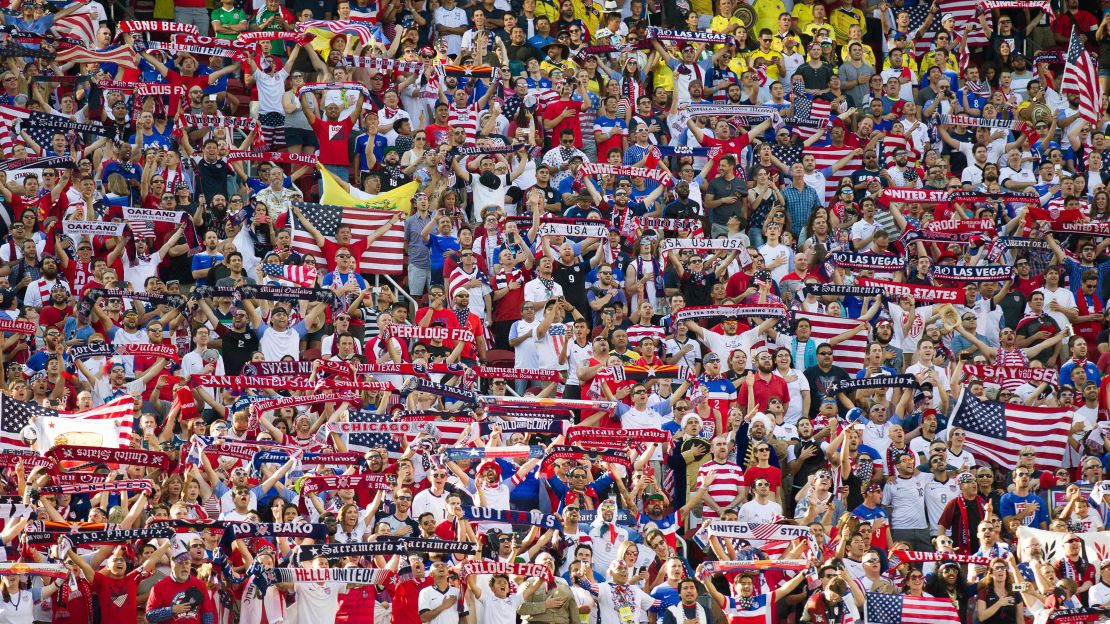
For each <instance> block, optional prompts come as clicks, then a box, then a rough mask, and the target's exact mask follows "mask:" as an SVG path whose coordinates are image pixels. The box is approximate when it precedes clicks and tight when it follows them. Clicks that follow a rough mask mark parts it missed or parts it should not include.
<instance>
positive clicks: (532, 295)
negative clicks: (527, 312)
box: [524, 277, 563, 316]
mask: <svg viewBox="0 0 1110 624" xmlns="http://www.w3.org/2000/svg"><path fill="white" fill-rule="evenodd" d="M562 296H563V287H562V286H560V285H559V283H558V282H554V281H553V282H552V284H551V290H548V289H547V287H546V286H544V285H543V282H541V281H540V279H539V278H538V277H537V278H535V279H533V280H531V281H529V282H528V283H527V284H525V285H524V300H525V301H528V302H530V303H539V304H544V303H547V302H548V301H549V300H551V299H555V298H557V297H562ZM542 313H543V310H542V309H537V310H536V315H537V316H539V315H540V314H542Z"/></svg>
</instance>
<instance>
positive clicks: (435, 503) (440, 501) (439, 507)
mask: <svg viewBox="0 0 1110 624" xmlns="http://www.w3.org/2000/svg"><path fill="white" fill-rule="evenodd" d="M425 513H431V514H432V515H433V516H435V519H436V524H439V523H440V522H443V521H444V520H446V519H447V490H443V494H440V495H439V496H436V495H435V494H432V490H431V489H430V488H429V489H427V490H423V491H421V492H420V493H419V494H417V495H416V496H414V497H413V499H412V510H411V511H409V515H410V516H412V517H413V518H419V517H420V516H422V515H424V514H425Z"/></svg>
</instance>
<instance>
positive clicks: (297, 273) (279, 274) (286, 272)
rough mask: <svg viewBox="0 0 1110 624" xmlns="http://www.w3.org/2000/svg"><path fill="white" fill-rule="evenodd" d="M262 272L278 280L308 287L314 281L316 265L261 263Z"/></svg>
mask: <svg viewBox="0 0 1110 624" xmlns="http://www.w3.org/2000/svg"><path fill="white" fill-rule="evenodd" d="M262 272H263V273H265V274H266V275H267V276H269V277H272V278H274V279H276V280H277V281H279V282H282V283H286V284H288V285H292V286H304V287H306V288H307V287H310V286H312V285H313V284H314V283H316V273H317V271H316V267H315V266H309V265H297V264H263V265H262Z"/></svg>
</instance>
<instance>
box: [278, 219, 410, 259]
mask: <svg viewBox="0 0 1110 624" xmlns="http://www.w3.org/2000/svg"><path fill="white" fill-rule="evenodd" d="M301 210H302V211H303V212H304V215H305V217H307V218H308V219H309V220H310V221H312V224H313V225H315V226H316V229H317V230H320V233H321V234H322V235H323V236H324V237H325V238H327V239H328V240H331V241H335V231H336V229H338V228H339V225H340V224H343V225H349V226H350V227H351V240H353V241H357V240H359V239H363V238H366V237H367V236H369V235H370V234H372V233H374V231H375V230H377V229H378V228H379V227H381V226H382V225H385V223H386V221H388V220H389V219H390V218H391V217H392V216H393V215H394V213H393V211H390V210H369V209H366V208H352V207H350V206H328V205H326V204H301ZM293 251H296V252H298V253H301V254H307V255H310V256H315V257H316V262H317V263H319V264H320V265H324V264H326V262H327V261H326V259H325V258H324V254H323V252H322V251H321V250H320V248H319V247H317V246H316V241H314V240H313V239H312V235H311V234H309V233H308V231H307V230H305V229H304V228H303V227H302V226H301V225H300V223H299V222H298V220H297V218H296V217H294V218H293ZM359 261H360V264H361V269H362V271H361V272H362V273H385V274H394V275H396V274H399V273H404V271H405V223H404V221H398V222H396V223H394V224H393V227H392V228H391V229H390V231H389V232H386V234H385V236H382V237H381V238H379V239H378V240H377V241H375V242H374V244H373V245H371V246H370V247H369V248H368V249H367V250H366V253H364V254H362V258H360V259H359Z"/></svg>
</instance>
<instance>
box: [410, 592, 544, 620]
mask: <svg viewBox="0 0 1110 624" xmlns="http://www.w3.org/2000/svg"><path fill="white" fill-rule="evenodd" d="M425 589H426V588H425ZM421 592H423V590H421ZM478 602H480V603H481V604H482V610H481V611H480V612H479V613H480V615H481V617H480V618H479V619H478V624H514V623H515V622H516V610H517V607H519V606H520V605H521V603H522V602H524V596H522V595H521V594H509V595H508V596H505V597H504V598H498V597H497V596H494V595H493V590H492V589H490V588H489V586H488V585H487V586H485V587H483V588H482V595H481V597H479V598H478Z"/></svg>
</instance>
